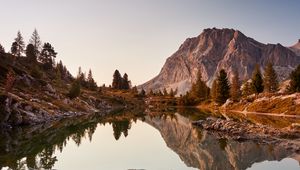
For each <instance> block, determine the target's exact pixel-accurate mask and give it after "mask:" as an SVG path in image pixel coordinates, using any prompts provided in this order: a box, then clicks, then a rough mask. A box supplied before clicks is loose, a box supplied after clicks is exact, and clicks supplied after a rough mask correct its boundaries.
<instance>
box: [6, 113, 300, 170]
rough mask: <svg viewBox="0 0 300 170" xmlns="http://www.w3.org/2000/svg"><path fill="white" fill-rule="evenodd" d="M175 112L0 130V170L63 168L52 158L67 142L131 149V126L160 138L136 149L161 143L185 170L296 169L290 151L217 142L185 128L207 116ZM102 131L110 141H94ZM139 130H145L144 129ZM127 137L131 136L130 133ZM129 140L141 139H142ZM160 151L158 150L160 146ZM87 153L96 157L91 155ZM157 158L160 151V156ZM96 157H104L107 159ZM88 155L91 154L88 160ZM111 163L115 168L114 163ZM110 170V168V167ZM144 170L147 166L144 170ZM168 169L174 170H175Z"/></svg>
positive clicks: (150, 137) (294, 155) (96, 164)
mask: <svg viewBox="0 0 300 170" xmlns="http://www.w3.org/2000/svg"><path fill="white" fill-rule="evenodd" d="M179 112H180V113H181V114H179V113H167V114H165V113H147V114H146V115H143V116H140V115H139V114H134V113H130V112H125V113H119V114H116V116H110V117H105V118H101V117H97V116H93V117H87V116H86V117H81V118H77V119H71V120H64V121H62V122H56V123H52V124H46V125H38V126H33V127H19V128H13V129H10V130H4V129H2V130H1V131H0V169H1V168H3V167H6V168H7V167H8V168H10V169H29V168H33V169H42V168H44V169H53V168H56V164H58V162H59V163H60V164H63V162H64V159H67V158H65V157H61V156H57V155H59V154H56V152H60V153H64V152H65V151H64V148H66V147H67V146H68V145H70V143H72V142H74V143H75V144H76V145H77V146H78V147H79V148H80V147H82V146H81V144H82V142H83V141H87V140H88V141H93V140H96V139H97V140H101V139H102V140H104V138H110V137H112V136H113V140H108V142H111V143H112V145H114V146H118V145H122V147H132V146H127V145H129V144H127V143H126V142H125V141H126V140H127V141H128V139H127V138H126V137H129V138H130V135H131V134H130V131H131V130H133V131H134V128H137V129H138V127H137V126H135V125H136V123H138V124H139V123H141V124H145V125H147V126H149V125H150V126H151V127H154V128H155V129H157V130H158V131H159V132H160V135H155V134H151V133H152V131H151V132H150V134H145V135H146V137H147V139H144V141H147V140H148V141H149V142H143V143H139V145H141V148H147V147H149V148H150V149H151V145H153V146H152V147H153V148H154V147H156V145H155V144H154V143H155V142H156V143H160V142H159V141H160V140H161V137H162V138H163V140H164V142H165V144H166V145H167V147H168V148H170V149H171V150H173V151H174V152H175V153H176V154H177V155H178V156H179V158H180V159H181V160H182V161H183V162H184V164H185V165H184V164H183V165H184V166H185V168H186V169H188V167H193V168H197V169H201V170H210V169H236V170H244V169H247V168H250V167H251V166H252V165H253V164H254V166H253V168H255V167H259V166H257V165H264V164H265V162H266V161H269V162H268V163H270V162H272V161H274V162H275V161H280V160H282V159H284V158H292V160H293V161H294V163H295V164H296V166H295V164H293V165H291V166H289V168H295V167H296V168H299V165H297V164H298V162H299V160H300V159H299V158H300V155H299V154H297V153H294V152H293V151H291V150H287V149H285V148H282V147H280V146H276V145H270V144H258V143H254V142H251V141H244V142H237V141H233V140H230V139H226V138H218V137H216V136H215V135H212V134H210V133H209V132H207V131H201V130H199V129H197V128H195V127H193V126H192V124H191V120H198V119H204V118H206V117H207V116H209V114H208V113H205V112H198V111H194V110H193V111H192V112H193V114H191V113H190V112H189V113H187V112H185V111H179ZM107 126H109V127H111V128H112V130H113V131H112V133H111V135H112V136H103V135H102V136H99V135H98V133H95V132H96V131H99V130H101V129H103V128H104V127H107ZM141 127H142V128H145V126H141ZM152 129H153V128H152ZM142 130H143V129H141V131H142ZM145 133H149V131H145ZM153 133H154V132H153ZM122 135H123V136H124V138H122V141H123V143H117V142H118V140H121V136H122ZM132 135H136V133H133V134H132ZM160 136H161V137H160ZM135 137H136V138H145V136H144V135H141V136H135ZM97 140H96V141H97ZM92 144H93V145H92V146H91V147H92V148H93V147H94V148H96V146H97V144H98V145H99V143H97V144H95V143H92ZM160 145H162V146H163V144H160ZM104 147H105V146H104ZM163 147H164V146H163ZM136 148H137V147H136ZM165 149H166V148H165ZM78 150H79V149H76V148H75V149H73V150H72V152H74V153H77V151H78ZM153 150H154V149H153ZM168 150H169V149H168ZM118 151H119V150H115V151H111V152H112V153H118ZM93 152H99V151H97V149H93ZM120 152H121V151H120ZM128 152H137V153H136V154H137V155H138V154H148V155H149V156H148V155H146V157H147V156H148V157H149V158H148V159H155V158H154V157H155V154H157V155H158V156H159V155H162V156H165V155H164V154H163V153H144V152H141V153H140V152H138V151H136V150H134V149H133V150H132V151H128ZM162 152H166V151H165V150H162ZM97 154H102V155H105V154H108V153H97ZM168 154H169V153H168ZM62 155H63V154H62ZM93 155H95V154H93V153H91V156H93ZM150 155H151V156H150ZM170 155H172V153H170ZM141 157H142V156H141ZM141 157H139V156H138V157H134V158H132V159H134V160H132V161H133V162H143V161H142V160H140V159H142V158H141ZM180 159H178V158H176V159H175V158H174V159H173V158H172V160H171V161H173V162H177V163H178V166H179V165H180ZM113 161H114V160H112V162H113ZM116 163H118V162H117V160H116ZM143 163H144V162H143ZM165 163H166V166H168V164H169V165H170V166H171V165H175V164H174V163H172V162H165ZM276 163H277V162H276ZM81 164H85V162H84V160H82V162H81ZM89 164H90V163H89ZM156 164H157V165H156V166H155V169H162V168H163V167H162V164H163V162H156ZM274 164H275V163H274ZM176 165H177V164H176ZM271 165H272V163H271ZM99 166H100V164H99V162H97V161H96V162H94V164H93V165H89V167H91V168H92V169H99ZM128 166H129V165H128ZM180 166H181V165H180ZM62 167H64V166H62ZM110 167H113V165H112V166H110ZM145 167H149V166H146V165H145ZM269 167H271V166H269ZM126 168H127V167H126ZM140 168H143V167H140ZM172 168H173V169H174V168H175V169H176V168H177V169H178V168H179V167H172ZM182 168H184V167H180V168H179V169H182ZM264 168H265V169H266V166H264ZM58 169H59V168H58ZM62 169H64V168H62ZM87 169H89V168H87ZM267 169H268V166H267ZM272 170H273V169H272Z"/></svg>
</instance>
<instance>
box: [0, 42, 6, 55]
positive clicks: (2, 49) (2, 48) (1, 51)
mask: <svg viewBox="0 0 300 170" xmlns="http://www.w3.org/2000/svg"><path fill="white" fill-rule="evenodd" d="M4 54H5V49H4V47H3V46H2V45H1V44H0V56H2V55H4Z"/></svg>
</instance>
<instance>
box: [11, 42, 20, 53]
mask: <svg viewBox="0 0 300 170" xmlns="http://www.w3.org/2000/svg"><path fill="white" fill-rule="evenodd" d="M10 51H11V54H12V55H13V56H16V55H17V54H18V43H17V42H13V43H12V45H11V49H10Z"/></svg>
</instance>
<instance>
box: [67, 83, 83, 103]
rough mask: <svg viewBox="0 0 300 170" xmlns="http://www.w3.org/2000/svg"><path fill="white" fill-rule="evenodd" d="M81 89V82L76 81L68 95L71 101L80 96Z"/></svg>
mask: <svg viewBox="0 0 300 170" xmlns="http://www.w3.org/2000/svg"><path fill="white" fill-rule="evenodd" d="M80 89H81V86H80V82H79V81H78V80H75V81H74V82H73V83H72V86H71V89H70V91H69V93H68V97H70V99H74V98H76V97H78V96H79V95H80Z"/></svg>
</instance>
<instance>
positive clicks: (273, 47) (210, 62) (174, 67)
mask: <svg viewBox="0 0 300 170" xmlns="http://www.w3.org/2000/svg"><path fill="white" fill-rule="evenodd" d="M270 61H271V62H273V65H274V68H275V70H276V72H277V74H278V77H279V78H280V80H281V81H282V80H285V79H287V78H288V75H289V73H290V72H291V71H292V70H293V69H294V68H295V67H296V66H297V65H298V64H300V56H297V55H296V53H295V52H294V50H291V49H290V48H287V47H284V46H282V45H281V44H263V43H260V42H258V41H256V40H254V39H252V38H250V37H247V36H246V35H244V34H243V33H241V32H240V31H238V30H233V29H216V28H213V29H205V30H204V31H203V32H202V33H201V34H200V35H199V36H197V37H193V38H188V39H186V40H185V41H184V43H183V44H182V45H181V46H180V47H179V49H178V50H177V51H176V52H175V53H174V54H173V55H172V56H170V57H169V58H168V59H167V60H166V62H165V64H164V66H163V67H162V69H161V71H160V73H159V74H158V75H157V76H156V77H154V78H153V79H151V80H149V81H148V82H146V83H144V84H142V85H140V86H139V87H140V88H144V89H146V90H147V91H149V90H151V89H152V90H154V91H155V90H159V89H160V90H161V89H163V88H167V89H171V88H173V89H176V88H177V89H178V93H179V94H184V93H185V92H186V91H188V90H189V89H190V87H191V84H192V82H194V81H195V79H196V75H197V72H198V71H200V72H201V74H202V78H203V80H204V81H205V82H206V83H207V85H209V86H211V84H212V81H213V80H214V78H215V77H216V75H217V73H218V72H219V71H220V70H221V69H225V70H226V71H227V73H228V74H229V78H231V77H232V73H233V71H234V70H237V71H238V72H239V75H240V79H241V80H246V79H249V78H250V76H251V74H252V71H253V70H254V67H255V65H256V64H260V66H261V69H263V67H264V66H265V65H266V64H267V63H268V62H270Z"/></svg>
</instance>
